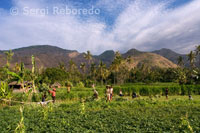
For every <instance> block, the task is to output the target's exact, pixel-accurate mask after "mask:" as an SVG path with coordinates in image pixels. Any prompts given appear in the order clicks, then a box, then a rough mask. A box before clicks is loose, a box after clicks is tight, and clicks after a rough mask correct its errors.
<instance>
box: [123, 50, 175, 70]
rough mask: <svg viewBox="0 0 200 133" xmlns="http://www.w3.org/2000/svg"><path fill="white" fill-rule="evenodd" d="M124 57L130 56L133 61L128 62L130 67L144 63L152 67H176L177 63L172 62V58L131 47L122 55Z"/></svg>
mask: <svg viewBox="0 0 200 133" xmlns="http://www.w3.org/2000/svg"><path fill="white" fill-rule="evenodd" d="M122 56H123V57H124V58H127V57H130V58H131V60H132V61H131V62H132V63H127V65H128V66H129V67H130V68H133V67H138V66H142V65H146V66H150V67H160V68H175V67H177V65H176V64H174V63H172V62H171V61H170V60H168V59H166V58H164V57H162V56H160V55H158V54H155V53H149V52H141V51H138V50H136V49H131V50H129V51H127V52H126V53H124V54H123V55H122Z"/></svg>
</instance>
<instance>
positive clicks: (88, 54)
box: [84, 51, 92, 64]
mask: <svg viewBox="0 0 200 133" xmlns="http://www.w3.org/2000/svg"><path fill="white" fill-rule="evenodd" d="M84 58H85V59H86V60H87V61H88V64H90V61H91V60H92V54H91V53H90V51H87V53H84Z"/></svg>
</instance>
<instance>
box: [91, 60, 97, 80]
mask: <svg viewBox="0 0 200 133" xmlns="http://www.w3.org/2000/svg"><path fill="white" fill-rule="evenodd" d="M96 75H97V67H96V64H95V63H92V64H91V66H90V77H91V78H92V80H93V81H94V82H96Z"/></svg>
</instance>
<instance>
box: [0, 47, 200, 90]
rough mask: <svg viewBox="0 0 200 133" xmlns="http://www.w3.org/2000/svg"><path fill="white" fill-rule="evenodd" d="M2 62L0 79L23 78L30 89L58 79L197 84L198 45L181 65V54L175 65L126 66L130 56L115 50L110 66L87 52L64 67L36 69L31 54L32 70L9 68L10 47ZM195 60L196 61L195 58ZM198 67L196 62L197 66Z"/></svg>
mask: <svg viewBox="0 0 200 133" xmlns="http://www.w3.org/2000/svg"><path fill="white" fill-rule="evenodd" d="M5 55H6V64H5V65H4V66H3V67H1V68H0V80H1V81H6V82H8V83H9V82H12V81H17V82H19V83H21V84H22V86H23V87H24V86H25V85H24V81H29V82H31V83H32V85H33V89H36V86H39V85H40V84H43V83H45V84H47V85H51V84H53V83H55V82H59V83H61V84H62V85H80V84H82V85H84V86H90V85H91V84H99V85H104V84H115V85H116V84H124V83H135V82H143V83H147V84H148V83H152V82H176V83H179V84H199V81H200V80H199V74H200V69H199V67H197V66H195V64H196V62H198V63H199V64H200V58H198V57H199V55H200V45H199V46H197V47H196V49H195V50H194V51H191V52H190V53H189V54H188V55H187V57H188V61H189V63H190V66H189V67H185V65H184V64H185V62H184V59H183V57H182V56H180V57H179V58H178V59H177V62H178V67H177V68H159V67H150V66H148V65H146V64H142V65H140V66H137V67H134V68H131V69H130V68H129V67H128V66H127V64H130V65H131V64H132V63H134V59H133V58H131V56H129V57H127V58H123V57H122V55H121V54H120V53H119V52H115V57H114V60H113V61H112V63H111V65H109V66H108V65H106V64H105V63H104V62H103V61H100V62H99V63H95V62H94V59H93V57H92V54H91V52H90V51H87V52H86V53H84V58H85V60H86V62H82V63H80V65H79V66H78V65H77V64H76V63H75V62H74V61H73V60H70V61H69V62H68V66H66V65H65V64H64V63H62V62H61V63H59V64H58V66H57V67H54V68H45V69H40V68H36V62H35V57H34V56H32V57H31V58H30V60H32V69H31V70H30V69H27V68H25V65H24V63H23V62H21V63H16V65H15V67H12V68H11V67H10V62H11V60H12V57H13V55H14V53H13V52H12V50H10V51H6V52H5ZM198 59H199V60H198ZM199 66H200V65H199Z"/></svg>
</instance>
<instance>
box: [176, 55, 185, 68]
mask: <svg viewBox="0 0 200 133" xmlns="http://www.w3.org/2000/svg"><path fill="white" fill-rule="evenodd" d="M177 61H178V65H179V66H180V67H183V66H184V61H183V57H182V56H179V57H178V59H177Z"/></svg>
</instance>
